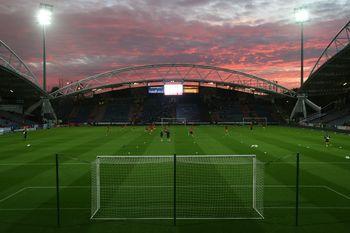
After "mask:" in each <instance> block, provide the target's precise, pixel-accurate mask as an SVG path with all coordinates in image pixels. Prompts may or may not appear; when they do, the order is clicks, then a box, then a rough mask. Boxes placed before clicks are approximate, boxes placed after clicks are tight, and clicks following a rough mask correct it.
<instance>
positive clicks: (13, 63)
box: [0, 40, 39, 86]
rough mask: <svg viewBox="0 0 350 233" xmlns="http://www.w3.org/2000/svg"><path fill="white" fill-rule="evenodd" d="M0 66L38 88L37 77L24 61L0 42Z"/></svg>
mask: <svg viewBox="0 0 350 233" xmlns="http://www.w3.org/2000/svg"><path fill="white" fill-rule="evenodd" d="M0 65H1V66H3V67H5V68H7V69H10V70H12V71H14V72H15V73H17V74H19V75H20V76H22V77H24V78H26V79H28V80H29V81H31V82H32V83H34V84H36V85H37V86H39V83H38V79H37V77H36V76H35V75H34V74H33V72H32V71H31V70H30V69H29V68H28V66H27V65H26V64H25V63H24V61H23V60H22V59H21V58H20V57H19V56H18V55H17V54H16V53H15V52H14V51H13V50H12V49H11V48H10V47H9V46H8V45H6V44H5V42H3V41H1V40H0Z"/></svg>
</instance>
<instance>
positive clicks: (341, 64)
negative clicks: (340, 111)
mask: <svg viewBox="0 0 350 233" xmlns="http://www.w3.org/2000/svg"><path fill="white" fill-rule="evenodd" d="M301 91H302V92H304V93H307V94H308V95H309V96H312V95H314V96H315V95H332V94H342V93H347V92H348V91H350V21H349V22H348V23H347V24H346V25H345V26H344V27H343V28H342V29H341V30H340V31H339V32H338V33H337V35H336V36H335V37H334V38H333V39H332V41H331V42H330V43H329V45H328V46H327V47H326V49H325V50H324V51H323V53H322V55H321V56H320V58H319V59H318V60H317V62H316V64H315V66H314V68H313V69H312V71H311V72H310V75H309V78H308V79H307V80H306V82H305V83H304V85H303V86H302V87H301Z"/></svg>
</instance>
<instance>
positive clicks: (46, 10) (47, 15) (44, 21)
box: [37, 4, 52, 26]
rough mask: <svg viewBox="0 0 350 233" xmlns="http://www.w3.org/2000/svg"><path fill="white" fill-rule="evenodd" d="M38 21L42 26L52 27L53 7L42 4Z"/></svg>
mask: <svg viewBox="0 0 350 233" xmlns="http://www.w3.org/2000/svg"><path fill="white" fill-rule="evenodd" d="M37 19H38V22H39V24H40V25H43V26H47V25H50V24H51V20H52V6H51V5H47V4H40V10H39V12H38V14H37Z"/></svg>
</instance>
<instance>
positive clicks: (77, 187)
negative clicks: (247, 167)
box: [0, 185, 350, 209]
mask: <svg viewBox="0 0 350 233" xmlns="http://www.w3.org/2000/svg"><path fill="white" fill-rule="evenodd" d="M124 187H130V188H138V187H139V188H146V187H149V188H170V187H173V186H171V185H167V186H166V185H155V186H141V187H140V186H124ZM177 187H220V186H193V185H188V186H177ZM225 187H228V186H225ZM232 187H248V186H246V185H240V186H237V185H233V186H232ZM264 187H265V188H294V187H295V186H294V185H264ZM300 187H301V188H324V189H327V190H329V191H331V192H333V193H335V194H337V195H339V196H341V197H343V198H345V199H347V200H350V195H346V194H344V193H341V192H339V191H337V190H335V189H333V188H331V187H329V186H327V185H300ZM54 188H56V187H55V186H27V187H23V188H21V189H19V190H17V191H16V192H14V193H12V194H9V195H8V196H5V197H3V198H2V199H0V203H3V202H5V201H7V200H8V199H11V198H13V197H15V196H16V195H18V194H20V193H22V192H24V191H26V190H28V189H54ZM60 188H61V189H70V188H71V189H79V188H82V189H90V188H91V186H61V187H60ZM0 209H1V208H0Z"/></svg>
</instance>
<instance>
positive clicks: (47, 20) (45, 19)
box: [37, 3, 53, 91]
mask: <svg viewBox="0 0 350 233" xmlns="http://www.w3.org/2000/svg"><path fill="white" fill-rule="evenodd" d="M52 10H53V6H52V5H49V4H45V3H40V9H39V12H38V14H37V20H38V23H39V24H40V25H41V27H42V38H43V89H44V91H46V27H47V26H48V25H50V24H51V20H52Z"/></svg>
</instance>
